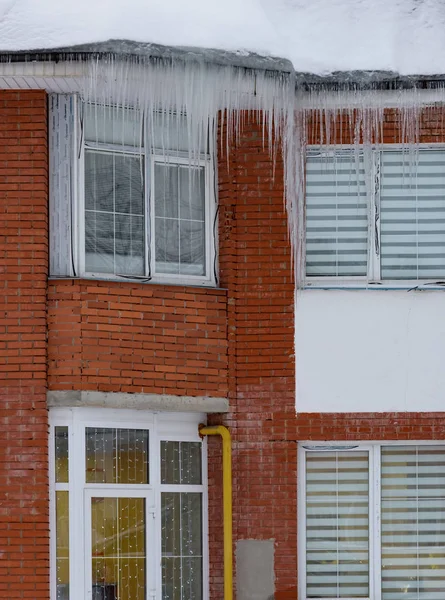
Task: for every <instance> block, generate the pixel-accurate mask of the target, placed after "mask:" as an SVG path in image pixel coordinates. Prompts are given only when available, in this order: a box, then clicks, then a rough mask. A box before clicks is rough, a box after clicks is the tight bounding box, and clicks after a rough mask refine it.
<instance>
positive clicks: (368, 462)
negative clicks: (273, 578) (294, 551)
mask: <svg viewBox="0 0 445 600" xmlns="http://www.w3.org/2000/svg"><path fill="white" fill-rule="evenodd" d="M299 494H300V498H299V500H300V541H301V544H300V562H299V573H300V586H301V587H300V596H299V597H300V598H301V599H303V598H330V599H334V598H348V599H355V598H367V599H370V600H443V599H444V598H445V445H436V444H428V443H423V444H420V443H419V444H418V445H403V444H381V445H380V444H371V445H368V446H365V445H361V444H359V445H348V446H346V445H335V446H334V445H332V446H328V445H324V446H315V445H310V444H303V445H302V446H301V448H300V480H299Z"/></svg>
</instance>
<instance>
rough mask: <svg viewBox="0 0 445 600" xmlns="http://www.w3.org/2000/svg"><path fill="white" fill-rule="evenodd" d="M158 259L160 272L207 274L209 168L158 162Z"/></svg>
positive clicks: (155, 185)
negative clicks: (206, 180)
mask: <svg viewBox="0 0 445 600" xmlns="http://www.w3.org/2000/svg"><path fill="white" fill-rule="evenodd" d="M154 173H155V175H154V177H155V182H154V194H155V260H156V271H157V272H158V273H175V274H183V275H205V263H206V249H205V218H206V217H205V171H204V168H203V167H193V166H184V165H177V164H161V163H158V164H156V165H155V171H154Z"/></svg>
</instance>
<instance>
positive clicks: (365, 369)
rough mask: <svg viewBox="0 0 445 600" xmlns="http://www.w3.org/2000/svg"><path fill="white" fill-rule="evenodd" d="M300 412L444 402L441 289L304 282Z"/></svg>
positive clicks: (423, 407) (422, 407)
mask: <svg viewBox="0 0 445 600" xmlns="http://www.w3.org/2000/svg"><path fill="white" fill-rule="evenodd" d="M295 349H296V370H297V373H296V375H297V392H296V410H297V412H391V411H425V412H427V411H443V410H445V295H444V293H443V292H440V291H430V292H428V291H410V292H408V291H401V290H397V291H370V290H361V291H357V290H350V291H347V290H344V291H339V290H328V291H326V290H304V291H302V292H300V293H299V294H298V297H297V305H296V340H295Z"/></svg>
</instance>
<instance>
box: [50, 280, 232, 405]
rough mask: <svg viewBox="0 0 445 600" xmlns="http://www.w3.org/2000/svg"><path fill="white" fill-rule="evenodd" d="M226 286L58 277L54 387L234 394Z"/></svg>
mask: <svg viewBox="0 0 445 600" xmlns="http://www.w3.org/2000/svg"><path fill="white" fill-rule="evenodd" d="M226 328H227V325H226V291H225V290H221V289H202V288H191V287H183V286H163V285H145V284H138V283H127V282H125V283H117V282H101V281H85V280H58V281H56V280H53V281H50V283H49V289H48V367H49V368H48V383H49V388H50V389H51V390H74V389H78V390H79V389H80V390H94V391H105V392H130V393H131V392H133V393H136V392H139V393H144V392H145V393H152V394H176V395H185V396H199V395H205V396H220V397H221V396H222V397H225V396H226V395H227V334H226Z"/></svg>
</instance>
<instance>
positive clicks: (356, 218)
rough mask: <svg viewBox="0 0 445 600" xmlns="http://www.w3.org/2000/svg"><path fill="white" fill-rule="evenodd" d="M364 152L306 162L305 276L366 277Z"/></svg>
mask: <svg viewBox="0 0 445 600" xmlns="http://www.w3.org/2000/svg"><path fill="white" fill-rule="evenodd" d="M365 183H366V182H365V168H364V161H363V156H362V155H359V156H358V157H357V155H356V154H355V153H354V152H352V151H351V152H350V151H348V152H341V153H335V154H334V155H330V156H326V155H311V154H309V155H308V157H307V162H306V275H307V276H309V277H329V276H331V277H336V276H343V277H351V276H365V275H366V273H367V256H368V204H367V198H366V185H365Z"/></svg>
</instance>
